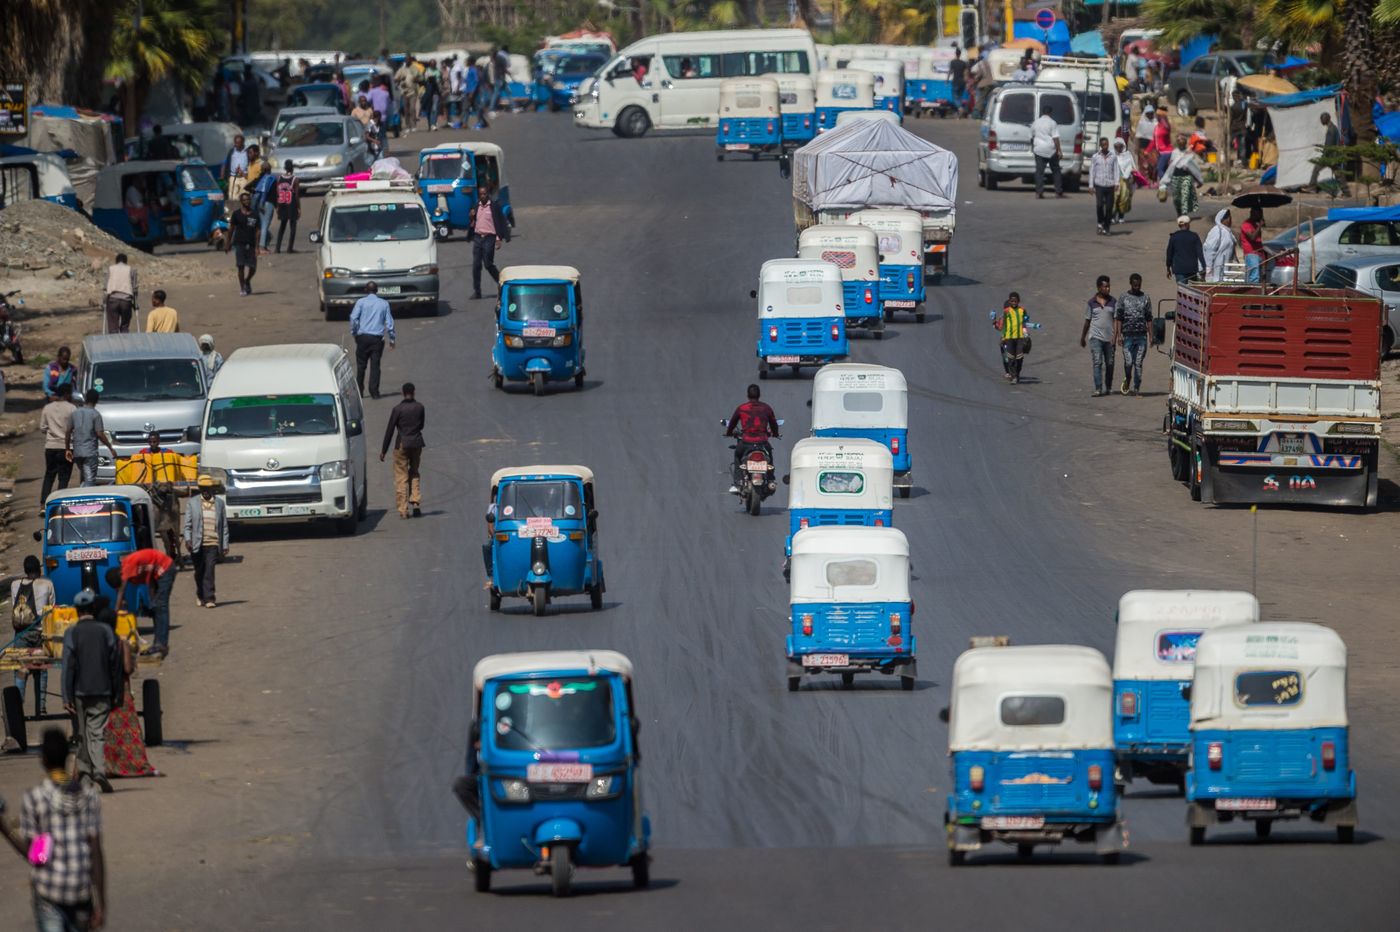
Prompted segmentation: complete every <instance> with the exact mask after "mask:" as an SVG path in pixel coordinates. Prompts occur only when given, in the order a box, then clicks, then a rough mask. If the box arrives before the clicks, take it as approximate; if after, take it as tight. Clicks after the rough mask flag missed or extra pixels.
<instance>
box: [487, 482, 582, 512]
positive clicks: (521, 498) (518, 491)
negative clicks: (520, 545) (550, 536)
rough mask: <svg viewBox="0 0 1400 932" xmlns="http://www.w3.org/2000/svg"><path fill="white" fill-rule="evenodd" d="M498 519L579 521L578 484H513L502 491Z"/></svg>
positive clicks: (580, 501) (580, 506)
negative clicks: (576, 519)
mask: <svg viewBox="0 0 1400 932" xmlns="http://www.w3.org/2000/svg"><path fill="white" fill-rule="evenodd" d="M500 516H501V518H503V519H514V520H516V521H524V520H525V519H526V518H555V519H559V520H569V519H575V518H582V517H583V502H582V499H581V498H580V496H579V488H578V485H577V484H575V483H573V482H565V481H562V480H547V481H544V482H512V483H510V484H508V485H507V486H506V487H505V488H504V489H502V490H501V501H500Z"/></svg>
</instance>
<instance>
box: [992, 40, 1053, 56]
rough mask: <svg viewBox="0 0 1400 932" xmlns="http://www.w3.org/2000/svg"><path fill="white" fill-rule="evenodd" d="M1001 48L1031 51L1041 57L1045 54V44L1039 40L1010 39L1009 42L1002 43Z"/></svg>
mask: <svg viewBox="0 0 1400 932" xmlns="http://www.w3.org/2000/svg"><path fill="white" fill-rule="evenodd" d="M1001 47H1002V48H1004V49H1031V50H1033V51H1036V52H1039V53H1040V54H1042V55H1044V54H1045V43H1044V42H1041V41H1040V40H1039V39H1012V40H1011V41H1010V42H1003V43H1002V44H1001Z"/></svg>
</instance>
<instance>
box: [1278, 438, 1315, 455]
mask: <svg viewBox="0 0 1400 932" xmlns="http://www.w3.org/2000/svg"><path fill="white" fill-rule="evenodd" d="M1278 451H1279V452H1280V453H1282V454H1284V455H1292V456H1302V455H1303V454H1305V453H1307V452H1308V451H1307V450H1305V449H1303V436H1302V434H1283V435H1281V436H1280V437H1279V438H1278Z"/></svg>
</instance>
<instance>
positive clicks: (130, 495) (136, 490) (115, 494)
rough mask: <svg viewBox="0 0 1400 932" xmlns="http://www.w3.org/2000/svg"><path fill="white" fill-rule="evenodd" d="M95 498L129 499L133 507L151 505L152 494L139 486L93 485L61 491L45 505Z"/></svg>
mask: <svg viewBox="0 0 1400 932" xmlns="http://www.w3.org/2000/svg"><path fill="white" fill-rule="evenodd" d="M94 498H127V499H130V500H131V503H132V504H133V505H149V504H150V503H151V493H150V492H148V491H147V490H146V489H143V488H142V487H141V486H139V485H91V486H87V487H86V488H75V489H59V490H58V491H57V492H53V493H50V495H49V497H48V499H46V500H45V502H44V504H45V505H48V504H51V503H53V502H62V501H81V500H83V499H94Z"/></svg>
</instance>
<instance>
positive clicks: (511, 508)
mask: <svg viewBox="0 0 1400 932" xmlns="http://www.w3.org/2000/svg"><path fill="white" fill-rule="evenodd" d="M486 523H487V525H488V526H489V528H490V532H491V543H490V544H488V545H487V547H486V571H487V574H488V575H489V576H490V589H491V611H493V612H498V611H500V610H501V599H502V598H504V597H506V596H518V597H520V598H524V599H529V600H530V604H531V607H532V608H533V609H534V612H535V614H536V615H543V614H544V610H545V607H546V606H548V605H549V602H550V600H551V599H553V598H555V597H556V596H561V595H578V594H579V593H584V592H586V593H588V599H589V602H590V604H591V605H592V607H593V610H594V611H598V610H599V609H601V608H602V607H603V593H604V592H606V591H607V585H606V584H605V582H604V580H603V560H602V557H600V556H598V509H597V504H596V502H595V501H594V498H593V471H592V470H591V469H588V468H586V467H583V466H518V467H514V468H510V469H498V470H497V471H496V473H495V475H493V476H492V477H491V509H490V510H489V511H488V512H487V514H486Z"/></svg>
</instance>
